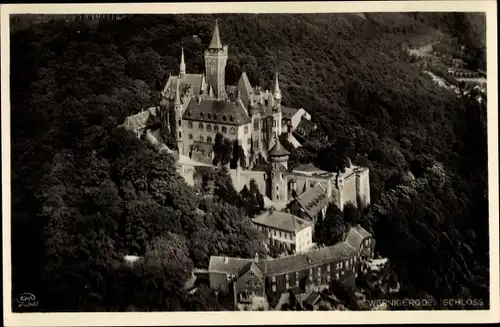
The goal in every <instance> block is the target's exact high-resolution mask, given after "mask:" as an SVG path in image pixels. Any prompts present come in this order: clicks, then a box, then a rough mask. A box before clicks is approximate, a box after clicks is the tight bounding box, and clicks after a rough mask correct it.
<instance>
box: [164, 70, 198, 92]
mask: <svg viewBox="0 0 500 327" xmlns="http://www.w3.org/2000/svg"><path fill="white" fill-rule="evenodd" d="M177 83H179V91H180V92H181V95H183V94H184V93H185V92H186V90H187V88H188V87H189V86H191V89H192V90H193V94H195V95H198V94H200V93H201V88H202V86H203V74H184V77H183V78H180V76H170V77H169V80H168V81H167V84H166V85H165V89H164V92H165V93H170V94H172V95H173V94H175V89H176V87H177Z"/></svg>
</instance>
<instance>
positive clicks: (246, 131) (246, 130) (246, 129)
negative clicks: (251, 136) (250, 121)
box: [245, 126, 248, 134]
mask: <svg viewBox="0 0 500 327" xmlns="http://www.w3.org/2000/svg"><path fill="white" fill-rule="evenodd" d="M246 133H248V126H245V134H246Z"/></svg>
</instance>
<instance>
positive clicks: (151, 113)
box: [123, 107, 160, 131]
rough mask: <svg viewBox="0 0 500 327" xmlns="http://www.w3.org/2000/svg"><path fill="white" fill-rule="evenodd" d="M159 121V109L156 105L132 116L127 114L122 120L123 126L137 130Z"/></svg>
mask: <svg viewBox="0 0 500 327" xmlns="http://www.w3.org/2000/svg"><path fill="white" fill-rule="evenodd" d="M159 122H160V117H159V111H158V109H157V108H156V107H152V108H149V109H148V110H145V111H142V112H140V113H138V114H135V115H133V116H128V117H127V118H125V121H124V122H123V127H125V129H128V130H132V131H138V130H141V129H144V128H147V127H148V126H151V125H155V124H158V123H159Z"/></svg>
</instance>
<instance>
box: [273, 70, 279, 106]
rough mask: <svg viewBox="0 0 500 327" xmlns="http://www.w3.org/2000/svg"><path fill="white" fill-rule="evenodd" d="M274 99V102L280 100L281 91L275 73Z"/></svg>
mask: <svg viewBox="0 0 500 327" xmlns="http://www.w3.org/2000/svg"><path fill="white" fill-rule="evenodd" d="M274 99H276V100H279V99H281V90H280V84H279V82H278V73H276V82H275V84H274Z"/></svg>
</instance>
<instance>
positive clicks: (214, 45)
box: [208, 20, 222, 50]
mask: <svg viewBox="0 0 500 327" xmlns="http://www.w3.org/2000/svg"><path fill="white" fill-rule="evenodd" d="M208 48H209V49H214V50H215V49H217V50H218V49H222V43H221V41H220V35H219V26H218V24H217V20H215V28H214V34H213V35H212V41H211V42H210V46H209V47H208Z"/></svg>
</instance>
